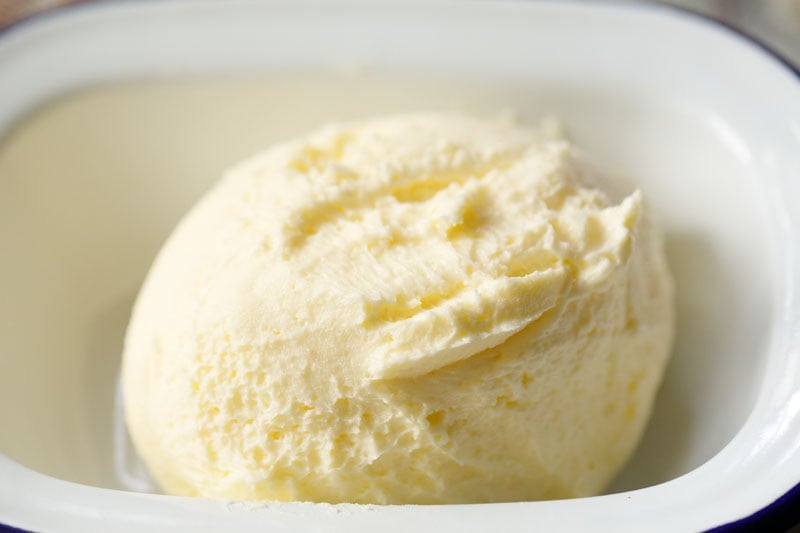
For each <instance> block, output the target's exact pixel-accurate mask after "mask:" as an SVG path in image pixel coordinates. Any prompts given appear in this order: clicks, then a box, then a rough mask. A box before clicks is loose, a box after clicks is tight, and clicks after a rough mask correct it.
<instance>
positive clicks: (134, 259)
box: [0, 71, 772, 492]
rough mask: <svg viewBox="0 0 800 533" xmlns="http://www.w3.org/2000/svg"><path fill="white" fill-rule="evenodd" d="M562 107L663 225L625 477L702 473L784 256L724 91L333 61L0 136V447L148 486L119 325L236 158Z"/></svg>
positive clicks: (746, 406) (24, 457) (88, 98)
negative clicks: (326, 67)
mask: <svg viewBox="0 0 800 533" xmlns="http://www.w3.org/2000/svg"><path fill="white" fill-rule="evenodd" d="M442 109H445V110H460V111H467V112H472V113H478V114H482V115H491V114H497V113H509V112H510V113H514V114H516V115H517V116H518V117H519V119H520V120H521V121H523V122H528V123H536V122H537V121H539V120H541V119H542V118H544V117H546V116H554V117H558V118H560V119H562V120H563V122H564V124H565V126H566V129H567V132H568V134H569V135H570V136H571V137H572V138H573V139H574V140H575V142H576V143H577V144H578V145H579V146H581V147H583V148H584V149H585V150H586V152H587V154H588V155H589V157H590V158H591V159H593V160H594V161H595V162H596V164H597V165H598V166H599V167H600V168H602V169H604V170H605V171H606V173H607V174H608V175H610V176H615V177H617V176H618V177H619V179H620V180H621V181H622V182H623V184H624V185H623V186H625V187H631V186H634V184H635V186H639V187H641V188H642V189H643V190H644V192H645V194H646V197H647V199H648V201H649V202H650V203H651V205H652V207H653V208H654V211H655V213H656V216H657V217H658V219H659V221H660V223H661V225H662V226H663V228H664V229H665V231H666V235H667V248H668V250H667V251H668V255H669V261H670V263H671V266H672V270H673V273H674V275H675V277H676V283H677V307H678V337H677V341H676V344H675V348H674V354H673V359H672V361H671V364H670V366H669V369H668V372H667V375H666V379H665V381H664V384H663V386H662V389H661V391H660V394H659V397H658V401H657V405H656V408H655V412H654V414H653V418H652V421H651V423H650V426H649V428H648V431H647V433H646V435H645V437H644V439H643V441H642V443H641V446H640V448H639V450H638V452H637V453H636V455H635V457H634V458H633V460H632V461H631V462H630V464H629V465H628V467H627V468H626V469H625V470H624V472H623V473H622V474H621V475H620V476H619V478H618V479H617V481H616V482H615V483H614V484H613V485H612V487H610V489H609V490H610V491H611V492H615V491H621V490H629V489H637V488H642V487H647V486H650V485H654V484H657V483H660V482H663V481H667V480H669V479H673V478H675V477H678V476H680V475H682V474H684V473H687V472H689V471H691V470H693V469H694V468H696V467H697V466H699V465H701V464H702V463H704V462H705V461H706V460H708V459H710V458H711V457H712V456H713V455H715V454H716V453H717V452H718V451H720V450H721V449H722V448H723V447H724V446H725V445H726V444H727V443H728V442H729V441H730V440H731V438H732V437H733V436H734V435H735V434H736V432H737V430H738V429H739V428H740V427H741V426H742V425H743V423H744V421H745V419H746V418H747V416H748V414H749V413H750V410H751V408H752V406H753V403H754V399H755V397H756V394H757V392H758V389H759V387H760V384H761V370H762V366H763V363H764V356H765V354H766V346H765V344H766V342H767V334H768V326H769V323H770V316H769V311H770V309H772V305H771V302H770V300H769V298H770V290H769V288H770V287H769V279H770V275H769V274H770V272H769V269H770V263H769V260H765V258H768V253H769V251H768V249H767V243H765V242H764V240H763V239H762V238H761V237H760V235H761V234H762V231H763V228H762V225H761V224H762V222H761V221H762V213H761V212H760V211H759V209H760V207H759V206H760V204H759V203H758V202H754V201H753V198H754V197H755V196H756V195H757V193H756V188H755V185H754V180H755V178H756V177H755V176H753V175H752V172H753V171H752V169H751V167H750V166H748V164H747V153H745V152H743V149H742V146H741V143H739V142H738V140H737V137H736V133H735V131H734V130H733V129H731V128H730V127H729V125H728V124H726V123H725V122H724V120H722V119H721V118H720V117H718V116H716V115H715V114H714V113H713V112H712V111H710V110H708V109H703V108H698V107H692V106H690V105H687V104H685V103H684V102H682V101H680V100H674V99H670V98H669V97H667V96H665V97H663V98H654V97H653V96H652V95H644V94H640V93H638V92H637V91H636V90H635V88H630V89H628V90H620V89H619V88H613V90H612V89H611V88H609V90H598V89H597V88H592V89H591V90H590V89H587V88H581V87H580V86H577V85H575V86H572V85H569V84H565V83H559V84H552V83H547V82H535V81H531V80H526V81H521V80H520V81H515V80H512V79H508V80H505V81H503V82H502V83H496V82H495V83H491V84H490V83H486V82H484V81H481V80H478V79H465V78H463V79H434V78H431V77H429V76H423V75H412V74H408V75H391V76H390V75H385V74H378V73H370V72H356V71H353V72H339V71H337V72H333V71H332V72H329V73H320V74H314V75H300V74H285V75H271V76H263V77H261V76H253V77H246V78H245V77H228V78H183V79H174V80H168V81H165V80H161V81H137V82H129V83H121V84H115V85H109V86H99V87H94V88H89V89H85V90H81V91H78V92H75V93H71V94H68V95H64V96H61V97H59V98H56V99H54V100H52V101H51V102H49V103H47V104H46V105H43V106H41V107H40V108H38V109H37V110H36V111H35V112H33V113H30V114H29V115H27V116H26V117H24V118H23V119H21V120H20V121H18V123H17V124H16V125H15V127H14V128H12V129H11V130H9V131H8V132H6V134H5V136H4V137H3V138H2V140H1V141H0V242H2V243H3V260H2V262H1V263H0V272H2V277H0V287H2V294H3V297H2V298H0V354H2V355H1V357H0V427H2V428H3V431H2V432H0V451H2V452H3V453H5V454H7V455H8V456H10V457H11V458H12V459H14V460H16V461H18V462H20V463H21V464H23V465H26V466H28V467H31V468H33V469H35V470H38V471H40V472H43V473H46V474H48V475H51V476H54V477H57V478H61V479H66V480H70V481H76V482H79V483H85V484H89V485H94V486H100V487H109V488H120V489H125V490H150V488H149V487H148V485H146V484H143V483H142V482H141V480H142V478H141V476H140V474H137V472H136V470H135V458H134V456H132V455H131V454H130V449H129V448H126V446H125V442H124V438H122V437H121V436H120V434H119V431H117V433H116V437H115V431H114V428H115V427H116V428H117V430H119V428H120V427H121V426H120V425H119V423H118V422H119V421H118V420H117V423H116V425H115V410H114V402H115V388H116V382H117V373H118V368H119V360H120V353H121V349H122V339H123V335H124V331H125V327H126V324H127V320H128V316H129V312H130V307H131V305H132V302H133V300H134V298H135V295H136V292H137V290H138V286H139V284H140V283H141V281H142V280H143V278H144V275H145V274H146V272H147V268H148V266H149V264H150V262H151V261H152V259H153V257H154V255H155V253H156V251H157V250H158V248H159V246H160V244H161V243H162V242H163V240H164V239H165V238H166V236H167V235H168V234H169V232H170V230H171V228H172V227H173V226H174V224H175V223H176V222H177V221H178V220H179V218H180V217H181V215H182V214H183V213H184V212H185V211H186V210H187V209H188V208H189V207H190V206H191V205H192V204H193V203H194V202H195V200H197V198H198V197H199V196H200V195H201V194H202V193H203V192H204V191H205V190H206V189H207V188H208V187H209V186H210V185H211V184H212V183H213V182H214V181H215V180H216V179H218V178H219V177H220V175H221V173H222V172H223V170H224V169H225V168H226V167H227V166H228V165H230V164H231V163H234V162H237V161H239V160H240V159H242V158H243V157H246V156H247V155H249V154H251V153H253V152H255V151H257V150H259V149H261V148H263V147H265V146H267V145H268V144H269V143H271V142H274V141H276V140H280V139H285V138H289V137H292V136H294V135H298V134H301V133H303V132H304V131H307V130H310V129H312V128H313V127H315V126H317V125H319V124H320V123H324V122H327V121H331V120H345V119H353V118H358V117H364V116H371V115H376V114H386V113H397V112H404V111H417V110H442Z"/></svg>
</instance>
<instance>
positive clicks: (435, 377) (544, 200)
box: [123, 114, 673, 503]
mask: <svg viewBox="0 0 800 533" xmlns="http://www.w3.org/2000/svg"><path fill="white" fill-rule="evenodd" d="M584 166H585V165H584V164H582V163H581V162H580V160H579V159H578V158H577V157H576V156H575V151H574V149H573V148H572V147H571V146H570V144H569V143H568V142H566V141H565V140H563V139H560V138H553V137H552V136H548V135H545V134H543V133H542V132H539V131H537V130H532V129H527V128H522V127H519V126H515V125H511V124H509V123H507V122H503V121H483V120H478V119H474V118H470V117H465V116H458V115H456V116H452V115H436V114H425V115H411V116H399V117H390V118H385V119H380V120H373V121H367V122H363V123H356V124H348V125H337V126H330V127H326V128H323V129H321V130H319V131H317V132H316V133H313V134H312V135H310V136H309V137H308V138H306V139H302V140H297V141H293V142H288V143H285V144H280V145H277V146H274V147H272V148H270V149H268V150H266V151H265V152H263V153H261V154H258V155H256V156H255V157H253V158H251V159H250V160H248V161H246V162H244V163H242V164H240V165H239V166H237V167H236V168H234V169H232V170H231V171H230V172H229V173H228V174H227V176H226V177H225V178H224V179H223V180H222V181H221V182H220V183H219V184H218V185H217V186H216V187H215V188H214V189H213V190H212V191H211V192H210V193H208V194H207V195H206V196H205V197H204V198H203V199H202V201H200V203H199V204H198V205H197V206H195V208H194V209H193V210H192V211H191V212H190V213H189V214H188V215H187V216H186V218H185V219H184V220H183V221H182V222H181V223H180V225H179V226H178V228H177V229H176V230H175V232H174V234H173V235H172V236H171V237H170V239H169V240H168V242H167V243H166V245H165V246H164V248H163V250H162V251H161V253H160V254H159V256H158V258H157V260H156V261H155V264H154V265H153V267H152V269H151V271H150V273H149V275H148V277H147V280H146V282H145V284H144V287H143V289H142V291H141V294H140V296H139V298H138V301H137V303H136V306H135V309H134V313H133V317H132V321H131V324H130V327H129V329H128V334H127V338H126V343H125V352H124V363H123V387H124V398H125V410H126V420H127V423H128V427H129V430H130V433H131V436H132V438H133V441H134V443H135V445H136V447H137V449H138V451H139V453H140V455H141V457H142V458H143V460H144V462H145V463H146V465H147V467H148V468H149V471H150V473H151V474H152V476H153V477H154V479H155V480H156V481H157V482H158V483H159V485H160V486H161V487H162V488H163V490H164V491H166V492H168V493H171V494H179V495H198V496H207V497H220V498H241V499H258V500H283V501H288V500H302V501H318V502H360V503H453V502H496V501H515V500H535V499H545V498H562V497H573V496H584V495H592V494H597V493H598V492H600V491H602V490H603V488H604V486H605V485H606V484H607V483H608V481H609V480H610V479H611V478H612V477H613V475H614V474H615V473H616V472H617V471H618V469H619V468H620V466H621V465H622V464H623V463H624V462H625V461H626V460H627V458H628V457H629V456H630V454H631V453H632V451H633V449H634V448H635V446H636V443H637V441H638V439H639V437H640V435H641V433H642V430H643V427H644V425H645V423H646V421H647V419H648V416H649V412H650V410H651V405H652V402H653V397H654V395H655V392H656V389H657V388H658V384H659V381H660V379H661V376H662V371H663V369H664V366H665V363H666V360H667V355H668V352H669V350H670V344H671V340H672V336H673V305H672V282H671V277H670V274H669V272H668V270H667V265H666V261H665V257H664V252H663V246H662V241H661V237H660V235H659V233H658V232H657V230H656V229H655V228H654V227H653V225H652V224H651V222H650V220H649V218H648V215H647V213H646V210H645V206H644V204H643V201H642V196H641V194H640V193H639V192H634V193H632V194H630V195H629V196H627V197H626V198H622V199H619V201H616V200H615V199H613V198H612V197H611V196H610V195H609V194H608V193H607V192H604V191H603V190H601V189H600V188H598V186H597V185H596V184H594V185H593V184H592V181H591V176H588V175H587V172H586V170H585V169H584Z"/></svg>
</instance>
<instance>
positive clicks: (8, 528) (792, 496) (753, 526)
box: [0, 0, 800, 533]
mask: <svg viewBox="0 0 800 533" xmlns="http://www.w3.org/2000/svg"><path fill="white" fill-rule="evenodd" d="M130 1H133V0H77V1H76V2H75V3H72V4H66V5H61V6H57V7H54V8H50V9H48V10H46V11H43V12H39V13H34V14H32V15H30V16H27V17H24V18H22V19H20V20H17V21H14V22H12V23H11V24H7V25H6V26H3V27H0V38H3V37H5V36H6V35H7V34H8V33H9V32H11V30H17V29H19V28H20V27H22V26H26V25H27V24H28V23H30V22H32V21H39V20H41V19H44V18H49V17H56V16H59V15H61V14H63V13H65V12H67V11H74V10H80V9H91V8H92V7H93V6H97V5H99V4H111V3H125V2H130ZM148 1H155V0H148ZM540 1H554V0H540ZM569 1H572V2H573V3H576V4H580V3H586V4H594V5H597V4H600V3H602V4H607V5H609V4H614V5H624V6H625V7H627V8H632V9H662V10H664V11H672V12H673V13H678V14H680V15H682V16H688V17H691V18H694V19H695V20H700V21H703V22H704V23H706V24H709V25H711V26H715V27H716V28H718V29H722V30H724V31H727V32H728V33H731V34H733V35H735V36H736V37H738V38H739V39H741V40H743V41H745V42H747V43H749V44H750V45H751V46H754V47H755V48H758V49H759V50H761V51H762V52H764V53H765V54H767V55H768V56H770V57H771V58H772V59H773V60H775V61H777V62H778V63H779V64H780V65H782V66H783V67H784V68H785V69H786V70H787V71H789V72H790V73H792V74H793V75H794V77H795V78H797V80H798V82H800V67H798V66H796V65H794V64H793V63H792V62H791V61H789V60H788V59H787V58H786V57H784V56H783V54H781V53H780V52H778V51H777V50H775V49H774V48H772V47H771V46H769V45H767V44H766V43H764V42H763V41H761V40H759V39H758V38H756V37H754V36H753V35H751V34H749V33H747V32H745V31H744V30H742V29H741V28H738V27H736V26H733V25H732V24H730V23H728V22H726V21H724V20H719V19H715V18H713V17H711V16H709V15H706V14H704V13H699V12H697V11H693V10H691V9H688V8H684V7H680V6H676V5H674V4H668V3H666V1H665V0H651V3H645V2H643V1H639V2H631V1H626V0H599V1H598V0H593V1H588V0H569ZM797 525H800V481H798V483H797V484H796V485H795V486H794V487H792V488H791V489H789V490H788V491H787V492H786V493H784V494H783V495H782V496H780V497H778V498H777V499H776V500H775V501H773V502H772V503H770V504H768V505H766V506H764V507H762V508H761V509H759V510H758V511H756V512H754V513H752V514H750V515H748V516H745V517H743V518H739V519H737V520H733V521H731V522H727V523H724V524H720V525H719V526H715V527H713V528H711V529H709V530H707V531H708V533H730V532H749V531H752V532H754V533H755V532H763V531H788V530H789V529H791V528H793V527H794V526H797ZM27 531H30V530H27V529H21V528H18V527H14V526H12V525H10V524H6V523H3V522H0V533H6V532H7V533H17V532H27Z"/></svg>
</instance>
